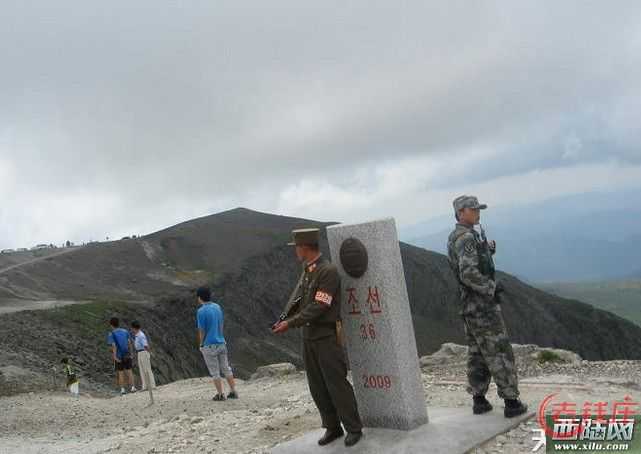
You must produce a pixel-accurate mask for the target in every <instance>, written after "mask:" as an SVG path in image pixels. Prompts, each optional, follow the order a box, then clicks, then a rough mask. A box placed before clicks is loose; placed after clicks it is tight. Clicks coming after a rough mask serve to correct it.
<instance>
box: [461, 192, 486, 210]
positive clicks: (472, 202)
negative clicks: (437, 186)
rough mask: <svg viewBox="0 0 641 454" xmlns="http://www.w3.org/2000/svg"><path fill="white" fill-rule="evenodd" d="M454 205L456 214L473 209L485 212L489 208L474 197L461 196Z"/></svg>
mask: <svg viewBox="0 0 641 454" xmlns="http://www.w3.org/2000/svg"><path fill="white" fill-rule="evenodd" d="M452 205H453V206H454V213H458V212H459V211H461V210H462V209H463V208H472V209H478V210H484V209H486V208H487V205H486V204H484V203H483V204H481V203H479V199H477V198H476V197H474V196H473V195H462V196H459V197H457V198H455V199H454V202H452Z"/></svg>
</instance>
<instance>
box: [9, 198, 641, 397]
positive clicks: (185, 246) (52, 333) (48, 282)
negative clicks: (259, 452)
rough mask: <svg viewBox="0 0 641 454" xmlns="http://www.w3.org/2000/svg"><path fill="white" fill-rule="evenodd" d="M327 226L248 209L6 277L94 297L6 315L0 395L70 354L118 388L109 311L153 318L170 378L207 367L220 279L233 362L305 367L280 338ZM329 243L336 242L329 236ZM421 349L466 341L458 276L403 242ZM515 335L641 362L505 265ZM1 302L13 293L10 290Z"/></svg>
mask: <svg viewBox="0 0 641 454" xmlns="http://www.w3.org/2000/svg"><path fill="white" fill-rule="evenodd" d="M310 225H311V226H314V225H315V226H324V225H326V224H323V223H319V222H315V221H307V220H302V219H295V218H287V217H282V216H274V215H268V214H263V213H257V212H253V211H250V210H246V209H237V210H232V211H229V212H225V213H221V214H218V215H213V216H209V217H205V218H201V219H197V220H194V221H190V222H186V223H183V224H180V225H178V226H175V227H172V228H169V229H166V230H164V231H161V232H157V233H154V234H152V235H148V236H145V237H142V238H139V239H135V240H124V241H118V242H113V243H103V244H97V245H91V246H88V247H85V248H81V249H78V250H76V251H74V252H72V253H69V254H65V255H63V256H59V257H53V258H51V260H44V261H40V262H37V263H34V264H29V265H25V266H24V267H20V268H17V269H13V270H11V271H10V272H8V273H7V274H6V275H3V276H0V278H1V279H0V294H1V292H2V288H4V289H5V290H6V289H9V290H10V293H11V296H10V297H11V298H15V296H16V295H20V294H21V292H23V291H24V294H25V295H33V294H34V293H39V294H41V295H42V297H43V298H44V297H46V298H48V299H51V298H53V299H56V298H57V299H66V300H69V299H76V300H91V302H89V303H86V304H79V305H73V306H65V307H61V308H57V309H52V310H43V311H25V312H17V313H12V314H4V315H1V316H0V323H2V327H3V329H2V330H0V345H2V349H0V394H2V393H4V394H10V393H14V392H18V391H28V390H30V389H32V388H33V386H32V385H37V386H38V388H42V387H46V386H48V385H47V384H48V383H51V382H52V367H54V366H57V365H58V363H59V361H60V358H61V357H63V356H70V357H71V358H72V359H73V361H74V362H75V363H76V364H78V365H79V367H80V368H81V370H82V373H83V374H84V377H85V381H86V382H87V384H86V385H88V386H89V387H90V389H92V390H95V391H101V390H103V391H104V390H108V389H110V388H111V385H112V383H113V382H112V380H113V373H112V371H111V368H112V365H111V363H110V362H109V355H108V353H107V348H106V345H105V338H106V333H107V331H108V327H107V325H106V320H107V319H108V318H109V317H111V316H112V315H117V316H119V317H121V318H122V319H123V321H124V322H125V323H128V322H130V321H132V320H134V319H138V320H139V321H141V322H142V324H143V326H144V327H145V328H146V331H147V334H148V335H149V337H150V338H151V342H152V348H153V350H154V367H155V369H156V373H157V377H158V379H159V382H160V383H168V382H170V381H173V380H178V379H182V378H188V377H195V376H200V375H203V374H204V373H205V370H204V368H203V364H202V360H201V358H200V355H199V353H198V351H197V349H196V348H195V327H194V311H195V309H196V305H195V302H194V296H193V289H194V288H195V287H196V286H197V285H199V284H202V283H209V284H211V285H212V287H213V289H214V293H215V294H216V296H217V298H219V300H220V302H221V304H222V305H223V307H224V310H225V316H226V322H225V334H226V337H227V339H228V342H229V347H230V351H231V360H232V365H233V367H234V369H235V371H236V373H237V375H239V376H241V377H248V376H249V375H250V374H251V373H252V372H253V371H254V370H255V369H256V367H257V366H260V365H263V364H269V363H273V362H282V361H288V362H292V363H295V364H300V363H301V360H300V351H299V337H298V334H297V333H288V334H287V335H286V336H284V337H282V338H280V337H274V336H272V335H271V333H270V332H269V325H270V324H271V323H272V322H273V321H274V320H275V319H276V317H277V315H278V314H279V313H280V311H281V309H282V306H283V304H284V302H285V300H286V298H287V297H288V295H289V293H290V291H291V288H292V287H293V285H294V284H295V281H296V278H297V275H298V272H299V265H298V264H297V263H296V261H295V259H294V257H293V251H292V250H291V248H289V247H287V246H285V244H286V242H287V241H288V240H289V232H290V231H291V229H293V228H297V227H303V226H310ZM324 249H325V250H326V249H327V248H326V244H325V245H324ZM401 252H402V256H403V264H404V267H405V273H406V281H407V286H408V291H409V296H410V303H411V308H412V313H413V317H414V325H415V332H416V338H417V345H418V351H419V353H420V354H421V355H425V354H428V353H431V352H434V351H436V350H437V349H438V348H439V346H440V345H441V344H442V343H444V342H459V343H461V342H463V333H462V327H461V321H460V318H459V316H458V296H457V285H456V282H455V280H454V278H453V277H452V275H451V272H450V269H449V267H448V265H447V260H446V258H445V257H444V256H442V255H440V254H437V253H433V252H430V251H427V250H424V249H420V248H417V247H413V246H409V245H406V244H401ZM500 278H501V280H502V281H503V282H504V284H505V288H506V292H505V303H504V304H503V311H504V314H505V319H506V323H507V326H508V330H509V331H510V334H511V339H512V341H514V342H519V343H535V344H539V345H542V346H547V347H560V348H566V349H569V350H572V351H576V352H577V353H579V354H580V355H581V356H582V357H584V358H586V359H590V360H612V359H640V358H641V328H640V327H638V326H636V325H634V324H632V323H630V322H628V321H626V320H623V319H622V318H620V317H617V316H615V315H613V314H611V313H608V312H605V311H602V310H598V309H595V308H593V307H592V306H589V305H586V304H582V303H580V302H577V301H572V300H566V299H563V298H559V297H557V296H553V295H550V294H547V293H545V292H543V291H540V290H537V289H535V288H533V287H530V286H528V285H526V284H524V283H523V282H521V281H519V280H518V279H516V278H514V277H512V276H510V275H507V274H504V273H500ZM0 301H2V298H1V297H0Z"/></svg>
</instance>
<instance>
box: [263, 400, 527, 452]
mask: <svg viewBox="0 0 641 454" xmlns="http://www.w3.org/2000/svg"><path fill="white" fill-rule="evenodd" d="M429 416H430V422H429V423H428V424H425V425H423V426H421V427H419V428H417V429H414V430H410V431H402V430H391V429H370V428H366V429H364V430H363V433H364V437H363V438H362V439H361V441H360V442H359V443H358V444H357V445H356V446H354V447H351V448H346V447H345V445H344V444H343V439H339V440H336V441H335V442H333V443H331V444H330V445H328V446H322V447H321V446H318V439H319V438H320V437H321V436H322V435H323V433H324V430H322V429H320V430H315V431H313V432H309V433H307V434H305V435H303V436H302V437H300V438H297V439H295V440H292V441H289V442H287V443H282V444H280V445H278V446H275V447H274V448H273V449H272V451H271V452H272V454H300V453H304V454H338V453H350V454H379V453H380V454H388V453H394V454H410V453H411V454H418V453H428V452H429V453H430V454H441V453H442V454H464V453H466V452H468V451H469V450H470V449H473V448H475V447H477V446H480V445H482V444H483V443H485V442H486V441H488V440H491V439H492V438H494V437H496V436H497V435H500V434H502V433H505V432H507V431H509V430H511V429H513V428H514V427H516V426H517V425H519V424H520V423H521V422H523V421H525V420H527V419H530V418H531V417H533V416H534V412H530V413H526V414H525V415H522V416H520V417H516V418H510V419H508V418H505V417H504V416H503V409H502V408H501V409H498V408H495V409H494V411H492V412H490V413H486V414H484V415H478V416H477V415H473V414H472V409H471V408H433V407H430V409H429Z"/></svg>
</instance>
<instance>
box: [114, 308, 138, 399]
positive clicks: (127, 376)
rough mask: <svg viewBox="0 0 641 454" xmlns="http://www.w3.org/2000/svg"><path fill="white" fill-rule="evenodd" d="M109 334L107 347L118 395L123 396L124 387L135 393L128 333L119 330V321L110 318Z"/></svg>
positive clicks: (121, 329) (130, 344) (130, 340)
mask: <svg viewBox="0 0 641 454" xmlns="http://www.w3.org/2000/svg"><path fill="white" fill-rule="evenodd" d="M109 325H110V326H111V332H110V333H109V335H108V336H107V345H109V346H110V347H111V357H112V359H113V361H114V368H115V370H116V377H117V382H118V385H119V386H120V394H125V393H126V391H125V385H129V386H130V389H131V392H132V393H134V392H136V387H135V386H134V374H133V373H132V372H131V369H132V367H133V361H132V356H131V350H132V348H131V346H132V338H131V334H129V331H127V330H126V329H123V328H119V327H118V326H119V325H120V320H118V318H116V317H112V318H111V320H109Z"/></svg>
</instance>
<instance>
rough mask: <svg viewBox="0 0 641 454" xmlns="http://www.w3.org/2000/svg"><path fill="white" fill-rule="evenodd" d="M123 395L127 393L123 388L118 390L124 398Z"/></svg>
mask: <svg viewBox="0 0 641 454" xmlns="http://www.w3.org/2000/svg"><path fill="white" fill-rule="evenodd" d="M125 394H127V391H125V388H120V395H121V396H124V395H125Z"/></svg>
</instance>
